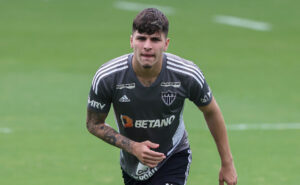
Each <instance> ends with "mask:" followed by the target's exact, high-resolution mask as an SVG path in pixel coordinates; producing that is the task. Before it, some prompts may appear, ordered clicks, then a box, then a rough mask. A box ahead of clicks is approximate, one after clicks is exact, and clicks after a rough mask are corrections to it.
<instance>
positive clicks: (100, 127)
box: [87, 110, 132, 153]
mask: <svg viewBox="0 0 300 185" xmlns="http://www.w3.org/2000/svg"><path fill="white" fill-rule="evenodd" d="M106 116H107V114H102V113H97V112H94V111H91V110H88V115H87V128H88V130H89V131H90V132H91V133H92V134H93V135H95V136H96V137H98V138H100V139H102V140H104V141H105V142H107V143H109V144H111V145H114V146H117V147H119V148H121V149H124V150H126V151H127V152H129V153H131V152H132V145H131V144H132V141H131V140H130V139H128V138H127V137H124V136H123V135H121V134H119V133H118V132H117V131H116V130H115V129H113V128H112V127H110V126H109V125H107V124H105V118H106Z"/></svg>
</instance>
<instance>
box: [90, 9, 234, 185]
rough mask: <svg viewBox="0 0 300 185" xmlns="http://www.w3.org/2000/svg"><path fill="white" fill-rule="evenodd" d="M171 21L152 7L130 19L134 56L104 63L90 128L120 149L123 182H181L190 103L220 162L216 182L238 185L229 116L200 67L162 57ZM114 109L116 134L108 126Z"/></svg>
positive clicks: (92, 97) (174, 184)
mask: <svg viewBox="0 0 300 185" xmlns="http://www.w3.org/2000/svg"><path fill="white" fill-rule="evenodd" d="M168 27H169V23H168V19H167V18H166V16H165V15H164V14H163V13H162V12H160V11H159V10H157V9H155V8H147V9H144V10H143V11H141V12H140V13H139V14H138V15H137V16H136V18H135V19H134V21H133V27H132V35H131V38H130V45H131V48H132V49H133V53H130V54H126V55H123V56H121V57H118V58H115V59H113V60H111V61H109V62H107V63H105V64H103V65H102V66H101V67H100V68H99V70H98V71H97V72H96V74H95V76H94V78H93V81H92V86H91V89H90V93H89V98H88V108H87V128H88V130H89V131H90V132H91V133H92V134H93V135H95V136H97V137H98V138H100V139H102V140H104V141H105V142H107V143H109V144H111V145H113V146H116V147H119V148H121V152H120V164H121V169H122V174H123V179H124V183H125V185H184V184H186V181H187V176H188V173H189V167H190V163H191V151H190V146H189V142H188V138H187V132H186V130H185V126H184V122H183V116H182V113H183V107H184V101H185V99H186V98H188V99H189V100H191V101H192V102H194V104H195V105H196V106H198V107H199V109H200V110H201V111H202V112H203V114H204V117H205V120H206V122H207V125H208V127H209V129H210V132H211V133H212V135H213V137H214V139H215V142H216V145H217V148H218V151H219V154H220V158H221V169H220V173H219V183H220V184H224V182H226V183H227V184H228V185H235V184H236V183H237V174H236V170H235V167H234V163H233V159H232V154H231V152H230V147H229V143H228V138H227V132H226V128H225V123H224V119H223V117H222V114H221V111H220V109H219V107H218V105H217V103H216V101H215V99H214V97H213V95H212V93H211V90H210V88H209V86H208V84H207V82H206V80H205V78H204V76H203V74H202V72H201V71H200V69H199V68H198V67H197V66H196V65H195V64H194V63H193V62H191V61H188V60H185V59H183V58H180V57H178V56H176V55H173V54H170V53H165V51H166V50H167V48H168V46H169V39H168V37H167V36H168ZM111 104H112V105H113V109H114V113H115V119H116V122H117V125H118V131H116V130H114V129H113V128H112V127H110V126H109V125H108V124H106V123H105V119H106V117H107V114H108V112H109V109H110V106H111Z"/></svg>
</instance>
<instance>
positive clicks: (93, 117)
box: [86, 109, 165, 167]
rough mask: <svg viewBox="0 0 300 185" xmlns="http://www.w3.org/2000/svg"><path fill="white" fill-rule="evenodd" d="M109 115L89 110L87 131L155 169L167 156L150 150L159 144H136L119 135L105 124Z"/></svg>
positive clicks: (148, 142) (147, 142) (146, 142)
mask: <svg viewBox="0 0 300 185" xmlns="http://www.w3.org/2000/svg"><path fill="white" fill-rule="evenodd" d="M106 117H107V114H105V113H98V112H95V111H92V110H90V109H88V110H87V120H86V123H87V129H88V130H89V132H90V133H91V134H93V135H95V136H96V137H98V138H100V139H102V140H104V141H105V142H107V143H109V144H111V145H113V146H116V147H119V148H121V149H123V150H125V151H127V152H128V153H131V154H132V155H135V156H136V157H137V158H138V159H139V160H140V161H141V162H142V163H143V164H145V165H147V166H149V167H155V166H157V164H158V163H159V162H161V161H162V160H163V159H164V158H165V156H164V154H163V153H159V152H155V151H153V150H151V149H150V148H157V147H159V145H158V144H155V143H151V142H150V141H145V142H141V143H139V142H135V141H132V140H130V139H129V138H127V137H125V136H123V135H121V134H119V133H118V132H117V131H116V130H115V129H113V128H112V127H110V126H109V125H107V124H106V123H105V119H106Z"/></svg>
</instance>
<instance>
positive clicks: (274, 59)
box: [0, 0, 300, 185]
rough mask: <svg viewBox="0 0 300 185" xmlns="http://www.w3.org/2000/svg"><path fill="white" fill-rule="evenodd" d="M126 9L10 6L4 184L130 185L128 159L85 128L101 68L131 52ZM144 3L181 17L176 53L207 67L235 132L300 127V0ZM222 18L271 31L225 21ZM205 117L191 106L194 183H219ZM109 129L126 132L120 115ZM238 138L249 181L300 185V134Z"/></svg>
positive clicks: (2, 107)
mask: <svg viewBox="0 0 300 185" xmlns="http://www.w3.org/2000/svg"><path fill="white" fill-rule="evenodd" d="M116 2H117V1H108V0H100V1H96V0H86V1H79V0H72V1H71V0H26V1H21V0H0V184H1V185H69V184H72V185H83V184H85V185H120V184H122V179H121V173H120V167H119V150H118V149H117V148H114V147H111V146H109V145H108V144H105V143H104V142H102V141H101V140H99V139H97V138H96V137H93V136H92V135H90V134H89V133H88V131H87V130H86V127H85V114H86V103H87V95H88V92H89V87H90V85H91V80H92V77H93V75H94V73H95V71H96V70H97V68H98V67H99V66H100V65H101V64H102V63H104V62H106V61H107V60H109V59H112V58H114V57H117V56H119V55H122V54H124V53H129V52H131V49H130V48H129V36H130V34H131V31H130V30H131V22H132V19H133V18H134V17H135V15H136V13H137V12H136V11H128V10H121V9H118V8H116V6H115V3H116ZM130 2H134V1H130ZM136 2H138V3H145V4H155V5H159V6H165V7H169V8H172V9H173V12H172V13H170V14H168V17H169V20H170V34H169V37H170V38H171V42H170V47H169V50H168V52H171V53H175V54H177V55H179V56H182V57H185V58H187V59H190V60H192V61H194V62H195V63H197V64H198V65H199V66H200V68H201V69H202V71H203V72H204V74H205V76H206V79H207V81H208V83H209V84H210V86H211V88H212V90H213V93H214V96H215V97H216V99H217V101H218V103H219V105H220V107H221V108H222V111H223V114H224V117H225V120H226V123H227V124H228V125H235V124H240V123H247V124H249V125H251V124H260V123H261V124H263V123H270V124H277V123H299V122H300V97H299V94H300V85H299V79H300V74H299V72H300V70H299V69H300V61H299V58H300V44H299V43H300V21H299V19H300V11H299V6H300V1H296V0H286V1H279V0H272V1H271V0H260V1H259V0H253V1H235V0H228V1H215V0H212V1H196V0H190V1H186V2H183V1H179V0H172V1H171V0H164V1H159V0H153V1H151V2H149V1H146V0H141V1H136ZM217 15H227V16H235V17H239V18H245V19H249V20H254V21H260V22H266V23H269V24H270V25H271V30H269V31H257V30H252V29H247V28H242V27H236V26H230V25H225V24H219V23H216V22H215V21H214V17H215V16H217ZM199 113H200V112H199V110H198V109H197V108H196V107H195V106H194V105H193V104H192V103H187V104H186V107H185V112H184V118H185V123H186V127H187V129H188V132H189V139H190V142H191V147H192V151H193V163H192V166H191V171H190V176H189V179H188V183H187V184H189V185H199V184H205V185H214V184H218V170H219V164H220V160H219V157H218V154H217V151H216V147H215V145H214V142H213V139H212V137H211V136H210V133H209V131H208V130H207V129H206V126H205V122H204V121H203V117H202V115H201V114H199ZM107 122H108V123H110V125H112V126H115V123H114V119H113V117H112V114H110V116H109V118H108V120H107ZM228 132H229V138H230V142H231V148H232V152H233V155H234V159H235V164H236V168H237V171H238V175H239V184H241V185H254V184H255V185H282V184H288V185H298V184H299V180H298V176H299V173H300V168H299V167H300V157H299V156H300V130H299V129H282V130H261V129H253V130H229V131H228Z"/></svg>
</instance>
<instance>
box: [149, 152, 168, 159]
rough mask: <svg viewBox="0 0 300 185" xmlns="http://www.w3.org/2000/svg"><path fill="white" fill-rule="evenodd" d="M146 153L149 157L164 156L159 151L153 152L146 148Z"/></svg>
mask: <svg viewBox="0 0 300 185" xmlns="http://www.w3.org/2000/svg"><path fill="white" fill-rule="evenodd" d="M145 154H146V155H148V156H151V157H163V158H166V156H165V154H164V153H160V152H155V151H153V150H148V151H146V152H145Z"/></svg>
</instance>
